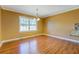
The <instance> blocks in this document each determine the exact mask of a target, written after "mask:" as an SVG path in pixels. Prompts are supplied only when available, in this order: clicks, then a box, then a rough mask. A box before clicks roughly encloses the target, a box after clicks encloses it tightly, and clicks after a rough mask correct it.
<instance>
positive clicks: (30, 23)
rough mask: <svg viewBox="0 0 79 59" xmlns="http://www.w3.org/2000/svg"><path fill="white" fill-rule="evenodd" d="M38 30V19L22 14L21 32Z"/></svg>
mask: <svg viewBox="0 0 79 59" xmlns="http://www.w3.org/2000/svg"><path fill="white" fill-rule="evenodd" d="M36 30H37V21H36V19H33V18H27V17H24V16H20V32H26V31H36Z"/></svg>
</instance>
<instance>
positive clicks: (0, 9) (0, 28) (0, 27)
mask: <svg viewBox="0 0 79 59" xmlns="http://www.w3.org/2000/svg"><path fill="white" fill-rule="evenodd" d="M0 40H1V8H0Z"/></svg>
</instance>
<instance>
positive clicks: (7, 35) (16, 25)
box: [0, 5, 79, 54]
mask: <svg viewBox="0 0 79 59" xmlns="http://www.w3.org/2000/svg"><path fill="white" fill-rule="evenodd" d="M0 54H79V5H0Z"/></svg>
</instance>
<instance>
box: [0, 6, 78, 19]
mask: <svg viewBox="0 0 79 59" xmlns="http://www.w3.org/2000/svg"><path fill="white" fill-rule="evenodd" d="M1 7H2V9H5V10H10V11H14V12H18V13H23V14H28V15H32V16H35V13H36V12H35V8H38V9H39V16H40V17H41V18H45V17H48V16H54V15H57V14H61V13H65V12H68V11H71V10H75V9H79V6H78V5H69V6H68V5H67V6H65V5H57V6H56V5H51V6H48V5H43V6H42V5H29V6H28V5H24V6H22V5H2V6H1Z"/></svg>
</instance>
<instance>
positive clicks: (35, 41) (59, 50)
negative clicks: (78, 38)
mask: <svg viewBox="0 0 79 59" xmlns="http://www.w3.org/2000/svg"><path fill="white" fill-rule="evenodd" d="M0 54H79V44H76V43H72V42H68V41H64V40H61V39H56V38H52V37H48V36H37V37H33V38H28V39H22V40H17V41H14V42H9V43H5V44H3V46H2V47H1V48H0Z"/></svg>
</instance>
